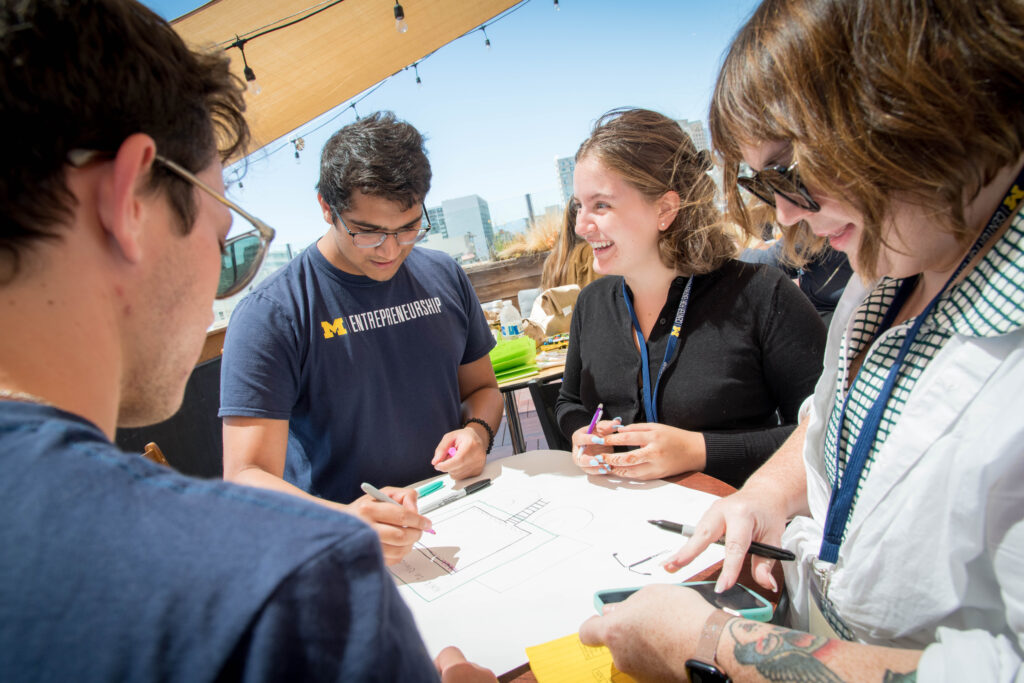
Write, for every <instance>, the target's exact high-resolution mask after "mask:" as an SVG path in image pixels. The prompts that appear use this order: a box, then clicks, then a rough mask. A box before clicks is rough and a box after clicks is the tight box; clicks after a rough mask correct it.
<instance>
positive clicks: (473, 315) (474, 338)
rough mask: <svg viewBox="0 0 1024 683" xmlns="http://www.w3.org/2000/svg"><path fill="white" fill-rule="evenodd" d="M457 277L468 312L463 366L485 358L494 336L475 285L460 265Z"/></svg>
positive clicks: (491, 347) (492, 346)
mask: <svg viewBox="0 0 1024 683" xmlns="http://www.w3.org/2000/svg"><path fill="white" fill-rule="evenodd" d="M455 272H456V277H458V279H459V287H460V289H461V290H462V300H463V301H464V302H465V303H464V305H465V310H466V318H467V321H466V349H465V351H464V352H463V354H462V363H461V365H466V364H467V363H472V362H473V361H475V360H479V359H481V358H483V357H484V355H485V354H486V353H488V352H489V351H490V350H491V349H493V348H494V345H495V344H496V343H497V342H495V341H494V335H493V334H491V328H490V327H488V326H487V318H485V317H484V309H483V308H482V307H481V306H480V299H479V298H478V297H477V295H476V291H475V290H474V289H473V283H471V282H470V281H469V276H468V275H466V271H464V270H463V269H462V268H461V267H460V266H459V265H457V264H456V265H455Z"/></svg>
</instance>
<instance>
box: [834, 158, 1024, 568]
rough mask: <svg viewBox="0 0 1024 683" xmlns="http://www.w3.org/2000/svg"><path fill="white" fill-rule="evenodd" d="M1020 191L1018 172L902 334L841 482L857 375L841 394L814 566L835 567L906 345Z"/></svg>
mask: <svg viewBox="0 0 1024 683" xmlns="http://www.w3.org/2000/svg"><path fill="white" fill-rule="evenodd" d="M1021 187H1024V170H1021V172H1020V174H1019V175H1018V176H1017V179H1016V180H1015V181H1014V183H1013V184H1012V185H1011V186H1010V189H1009V191H1008V192H1007V193H1006V197H1005V198H1004V199H1003V201H1002V202H1000V204H999V207H998V208H997V209H996V211H995V213H994V214H992V217H991V218H989V220H988V223H987V224H986V225H985V229H984V230H982V232H981V234H980V235H979V236H978V239H977V240H975V242H974V245H973V246H972V247H971V249H970V251H968V252H967V255H966V256H964V258H963V261H961V262H960V266H959V267H958V268H957V269H956V272H954V273H953V275H951V276H950V278H949V279H948V280H947V281H946V284H945V285H943V287H942V289H941V290H940V291H939V293H938V294H936V295H935V296H934V297H933V298H932V300H931V301H930V302H928V305H927V306H926V307H925V309H924V311H922V312H921V314H920V315H918V316H917V318H916V319H915V320H914V324H913V325H912V326H911V328H910V331H908V332H907V336H906V338H905V339H904V340H903V344H902V345H901V346H900V350H899V353H898V354H897V356H896V359H895V360H894V361H893V364H892V366H891V367H890V368H889V372H888V374H887V375H886V378H885V383H884V384H882V388H881V390H880V391H879V393H878V398H876V399H875V402H874V403H873V404H872V405H871V409H870V410H869V411H868V414H867V415H866V416H865V417H864V423H863V424H862V425H861V428H860V432H859V433H858V434H857V440H856V441H855V442H854V444H853V450H852V451H851V452H850V456H849V458H848V459H847V462H846V467H845V469H844V470H843V475H842V479H840V476H839V454H838V450H839V440H840V438H841V435H842V433H843V421H844V420H845V419H846V408H847V405H848V404H849V402H850V396H851V395H852V394H853V385H854V384H855V383H856V382H857V379H858V378H859V377H860V372H858V373H857V376H856V377H854V379H853V382H851V383H850V390H849V391H848V392H847V394H846V400H845V401H844V402H843V408H842V412H841V413H840V414H839V426H838V429H837V430H836V451H837V453H836V468H835V469H836V474H835V481H834V482H833V484H832V496H831V498H830V499H829V501H828V513H827V514H826V516H825V533H824V535H823V536H822V539H821V549H820V550H819V551H818V558H819V559H820V560H823V561H825V562H830V563H832V564H835V562H836V561H837V560H838V559H839V546H840V544H841V543H842V539H843V534H844V533H845V532H846V525H847V523H848V522H849V519H850V514H851V513H852V511H853V499H854V496H855V495H856V493H857V488H858V486H859V485H860V478H861V475H862V473H863V472H864V466H865V464H867V460H868V456H869V455H870V453H871V449H872V446H873V445H874V443H875V439H876V438H877V436H878V427H879V425H880V424H881V422H882V415H883V414H884V412H885V406H886V404H887V403H888V402H889V397H890V396H892V390H893V387H895V386H896V379H897V377H898V376H899V371H900V367H901V366H902V365H903V361H904V359H905V358H906V356H907V352H908V351H909V350H910V347H911V345H913V343H914V339H915V338H916V337H917V334H918V332H919V331H920V330H921V325H922V324H923V323H924V321H925V319H926V318H928V316H929V315H930V314H931V312H932V311H933V310H934V309H935V305H936V304H937V303H938V301H939V298H941V297H942V295H943V293H945V291H946V290H947V289H949V286H950V285H951V284H952V283H953V282H954V281H955V280H956V279H957V277H959V276H960V273H961V272H963V270H964V268H966V267H967V264H968V263H970V262H971V261H972V260H973V259H974V257H975V256H977V255H978V252H980V251H981V249H982V248H983V247H984V246H985V244H986V243H987V242H988V241H989V240H990V239H991V238H992V236H993V235H994V234H995V233H996V231H997V230H998V229H999V227H1000V226H1001V225H1002V224H1003V223H1004V222H1005V221H1006V219H1007V218H1009V217H1010V214H1011V213H1012V212H1013V209H1015V208H1016V206H1017V203H1018V201H1019V199H1018V198H1019V197H1020V196H1021V191H1020V188H1021ZM916 284H917V279H916V278H907V279H906V280H904V281H903V283H902V284H901V285H900V289H899V291H898V292H897V293H896V296H895V297H894V298H893V301H892V304H890V306H889V310H888V311H886V314H885V317H884V318H883V319H882V322H881V323H880V324H879V327H878V332H877V334H876V338H877V337H878V336H879V335H881V334H882V333H883V332H885V330H887V329H888V328H889V326H891V325H892V323H893V321H894V320H895V318H896V315H897V313H898V312H899V310H900V308H901V307H902V306H903V304H904V303H905V302H906V300H907V297H908V296H910V292H911V291H912V290H913V288H914V285H916Z"/></svg>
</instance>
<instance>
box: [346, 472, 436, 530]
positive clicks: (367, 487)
mask: <svg viewBox="0 0 1024 683" xmlns="http://www.w3.org/2000/svg"><path fill="white" fill-rule="evenodd" d="M359 488H361V489H362V490H363V491H364V492H365V493H367V494H369V495H370V496H372V497H374V498H376V499H377V500H379V501H380V502H382V503H391V504H392V505H397V506H398V507H402V504H401V503H399V502H398V501H397V500H395V499H394V498H392V497H391V496H389V495H387V494H385V493H384V492H382V491H380V490H379V489H378V488H377V487H376V486H374V485H373V484H368V483H366V482H365V481H364V482H363V483H362V484H360V485H359ZM403 509H404V508H403ZM424 531H425V532H427V533H428V534H434V535H435V536H436V535H437V532H436V531H434V530H433V529H424Z"/></svg>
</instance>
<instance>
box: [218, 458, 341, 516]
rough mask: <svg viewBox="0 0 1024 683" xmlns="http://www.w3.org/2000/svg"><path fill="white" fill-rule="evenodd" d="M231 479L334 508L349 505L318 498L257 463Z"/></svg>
mask: <svg viewBox="0 0 1024 683" xmlns="http://www.w3.org/2000/svg"><path fill="white" fill-rule="evenodd" d="M231 481H233V482H234V483H236V484H242V485H243V486H254V487H256V488H261V489H269V490H271V491H280V492H281V493H287V494H289V495H292V496H298V497H299V498H305V499H306V500H311V501H313V502H314V503H319V504H321V505H323V506H325V507H329V508H331V509H333V510H338V509H341V510H344V509H345V508H346V507H347V506H345V505H343V504H341V503H335V502H333V501H330V500H324V499H323V498H317V497H316V496H314V495H312V494H310V493H307V492H306V491H303V490H302V489H300V488H299V487H298V486H296V485H295V484H292V483H290V482H287V481H285V480H284V479H282V478H281V477H279V476H277V475H276V474H271V473H270V472H267V471H266V470H264V469H261V468H260V467H257V466H256V465H250V466H249V467H244V468H242V469H240V470H238V471H237V472H236V473H235V474H234V476H233V477H231Z"/></svg>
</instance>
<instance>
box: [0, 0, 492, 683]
mask: <svg viewBox="0 0 1024 683" xmlns="http://www.w3.org/2000/svg"><path fill="white" fill-rule="evenodd" d="M228 66H229V62H228V59H227V57H225V56H224V54H223V52H220V53H219V54H202V53H197V52H192V51H190V50H189V49H188V48H187V47H186V46H185V44H184V43H183V42H182V41H181V39H180V38H179V37H178V36H177V34H175V32H174V31H173V30H172V29H171V27H170V26H169V25H168V24H167V23H166V22H164V21H163V20H161V19H160V18H159V17H157V16H156V15H155V14H153V13H152V12H151V11H149V10H148V9H146V8H145V7H143V6H141V5H139V4H137V3H136V2H132V1H131V0H90V1H89V2H84V1H83V2H66V1H65V0H19V2H2V3H0V115H2V118H3V121H4V123H5V124H6V126H7V127H8V130H9V131H11V133H12V134H11V135H9V136H7V140H6V143H5V150H4V152H5V158H6V159H8V161H7V162H5V163H4V165H3V167H2V169H0V466H2V472H3V474H2V476H0V520H3V521H2V524H0V548H2V550H0V680H2V681H18V680H35V681H115V680H117V681H121V680H131V681H157V680H166V681H212V680H249V681H255V680H282V681H291V680H296V681H315V680H403V681H404V680H415V681H436V680H437V672H436V671H435V670H434V667H432V666H431V662H430V659H429V658H428V656H427V653H426V651H425V648H424V646H423V643H422V641H421V639H420V638H419V635H418V634H417V632H416V628H415V625H414V623H413V620H412V615H411V614H410V613H409V611H408V609H407V608H406V607H405V605H404V603H403V602H402V600H401V598H400V597H399V595H398V593H397V591H396V589H395V587H394V582H393V580H392V579H391V577H390V575H389V574H388V573H387V572H386V571H385V569H384V566H383V563H382V558H381V554H380V550H379V544H378V541H377V537H376V535H375V534H374V533H373V532H372V531H371V530H370V529H369V528H368V527H367V526H366V525H365V524H363V523H362V522H360V521H358V520H356V519H355V518H354V517H352V516H350V515H343V514H337V513H336V512H332V511H329V510H326V509H324V508H322V507H320V506H317V505H312V504H309V503H307V502H305V501H301V500H298V499H296V498H294V497H291V496H283V495H280V494H274V493H271V492H267V491H257V490H253V489H251V488H247V487H242V486H236V485H234V484H229V483H225V482H222V481H200V480H194V479H190V478H187V477H184V476H181V475H179V474H177V473H175V472H174V471H172V470H171V469H169V468H167V467H164V466H160V465H156V464H154V463H152V462H150V461H148V460H146V459H144V458H142V457H141V456H139V455H137V454H129V453H122V452H121V451H120V450H118V448H117V447H116V446H115V445H114V444H113V443H112V441H111V439H112V438H113V436H114V432H115V430H116V428H117V427H118V426H129V427H131V426H142V425H146V424H151V423H154V422H158V421H161V420H164V419H166V418H168V417H170V416H171V415H172V414H173V413H175V412H176V411H177V409H178V406H179V405H180V403H181V399H182V395H183V393H184V388H185V383H186V380H187V379H188V377H189V374H190V372H191V370H192V367H193V365H194V363H195V360H196V358H197V356H198V354H199V351H200V349H201V347H202V345H203V342H204V339H205V332H206V328H207V327H208V326H209V325H210V323H211V322H212V310H211V302H212V300H213V297H214V293H215V292H218V293H219V294H221V295H224V294H228V293H230V292H231V291H233V290H238V289H240V288H242V287H244V286H245V284H246V283H247V282H248V281H249V280H250V279H251V277H252V275H253V274H254V273H255V271H256V268H257V267H258V264H259V259H260V253H261V252H262V251H265V249H266V245H267V243H268V242H269V240H270V239H271V238H272V237H273V231H272V230H271V229H270V228H269V227H267V226H266V225H264V224H262V223H260V222H259V221H258V220H257V219H255V218H253V217H251V216H249V215H248V214H245V213H244V212H242V211H240V213H242V215H243V216H244V217H246V218H247V219H248V220H249V221H250V222H252V223H253V226H254V229H253V231H251V232H248V233H245V234H243V235H241V236H240V237H239V238H237V239H231V240H229V239H228V238H227V234H228V230H229V228H230V227H231V215H230V213H229V211H228V208H227V207H228V206H233V204H232V203H231V202H229V201H227V200H226V199H225V198H224V197H223V191H224V184H223V180H222V177H221V173H222V168H221V162H222V160H223V159H225V158H227V157H230V156H232V155H235V154H237V153H240V152H241V151H242V150H243V149H244V147H245V145H246V143H247V140H248V135H249V131H248V127H247V126H246V123H245V120H244V118H243V116H242V110H243V108H244V101H243V95H242V81H240V80H239V79H238V78H237V77H236V76H233V75H232V74H231V72H230V71H229V68H228ZM234 208H237V207H234ZM222 250H223V251H224V252H225V257H224V261H223V264H222V260H221V252H222ZM235 252H237V253H235ZM246 254H248V255H249V256H248V258H246V257H245V255H246ZM222 265H223V266H224V267H223V268H222V267H221V266H222ZM438 668H439V669H441V670H442V672H443V679H444V680H446V681H447V680H457V679H459V676H470V677H472V676H480V678H477V680H494V679H493V676H488V675H487V673H486V672H483V671H481V670H480V669H478V668H476V667H473V666H472V665H470V664H468V663H466V662H465V660H464V659H463V658H461V656H460V655H459V653H458V652H457V651H453V650H447V651H445V652H442V654H441V657H440V659H439V664H438ZM461 680H469V678H462V679H461Z"/></svg>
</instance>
